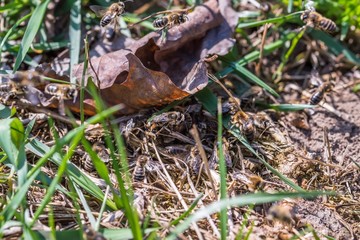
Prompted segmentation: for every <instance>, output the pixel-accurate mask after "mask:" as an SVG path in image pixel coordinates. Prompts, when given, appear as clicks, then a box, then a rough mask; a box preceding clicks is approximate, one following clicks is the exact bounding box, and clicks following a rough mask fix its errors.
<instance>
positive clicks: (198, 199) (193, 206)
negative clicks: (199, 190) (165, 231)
mask: <svg viewBox="0 0 360 240" xmlns="http://www.w3.org/2000/svg"><path fill="white" fill-rule="evenodd" d="M203 196H204V195H203V194H199V196H198V197H197V198H196V199H195V200H194V202H193V203H192V204H191V206H190V207H189V209H188V210H186V211H185V212H184V213H183V214H181V215H180V216H179V217H178V218H177V219H175V220H173V221H172V222H171V223H170V224H169V225H170V226H174V225H177V224H179V223H180V221H181V220H183V219H185V218H186V217H187V216H189V215H190V213H191V211H192V210H193V209H194V208H195V207H196V205H197V204H198V202H199V201H200V199H201V198H202V197H203Z"/></svg>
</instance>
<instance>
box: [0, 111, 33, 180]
mask: <svg viewBox="0 0 360 240" xmlns="http://www.w3.org/2000/svg"><path fill="white" fill-rule="evenodd" d="M0 133H1V136H0V147H1V148H2V149H3V150H4V151H5V152H6V155H7V156H8V158H9V161H10V162H11V164H12V165H13V166H14V167H15V170H16V172H17V175H18V185H19V186H21V185H22V184H23V183H24V182H25V181H26V174H27V161H26V155H25V147H24V144H25V129H24V126H23V124H22V123H21V121H20V120H19V119H18V118H9V119H2V120H0Z"/></svg>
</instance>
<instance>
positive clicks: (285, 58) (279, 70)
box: [273, 28, 306, 83]
mask: <svg viewBox="0 0 360 240" xmlns="http://www.w3.org/2000/svg"><path fill="white" fill-rule="evenodd" d="M305 30H306V28H304V29H303V30H302V31H300V33H299V34H298V35H297V36H296V37H295V38H294V39H293V40H292V42H291V45H290V47H289V49H288V50H287V51H286V53H285V55H284V56H283V57H282V58H281V64H280V65H279V67H278V68H277V70H276V72H275V73H274V74H273V79H276V80H275V83H276V82H278V81H280V80H281V76H282V71H283V68H284V67H285V64H286V63H287V62H288V60H289V58H290V56H291V54H292V53H293V51H294V50H295V48H296V46H297V44H298V42H299V40H300V39H301V38H302V36H303V35H304V33H305Z"/></svg>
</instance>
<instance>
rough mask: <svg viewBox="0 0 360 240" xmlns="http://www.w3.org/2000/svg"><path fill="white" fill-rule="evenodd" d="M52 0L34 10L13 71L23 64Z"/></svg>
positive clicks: (47, 0)
mask: <svg viewBox="0 0 360 240" xmlns="http://www.w3.org/2000/svg"><path fill="white" fill-rule="evenodd" d="M49 2H50V0H46V1H44V2H42V3H40V4H39V5H37V7H36V8H35V10H34V12H33V13H32V16H31V18H30V20H29V22H28V24H27V28H26V31H25V34H24V36H23V39H22V41H21V45H20V50H19V52H18V55H17V57H16V60H15V65H14V69H13V72H16V71H17V70H18V68H19V66H20V64H21V62H22V61H23V60H24V58H25V55H26V53H27V52H28V50H29V48H30V46H31V43H32V41H33V40H34V38H35V35H36V33H37V32H38V30H39V28H40V25H41V23H42V20H43V17H44V14H45V11H46V8H47V5H48V4H49Z"/></svg>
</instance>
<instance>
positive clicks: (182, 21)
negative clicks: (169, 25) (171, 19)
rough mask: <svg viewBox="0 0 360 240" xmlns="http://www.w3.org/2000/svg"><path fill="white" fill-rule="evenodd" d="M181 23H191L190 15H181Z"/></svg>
mask: <svg viewBox="0 0 360 240" xmlns="http://www.w3.org/2000/svg"><path fill="white" fill-rule="evenodd" d="M179 21H180V22H181V23H184V22H186V21H189V17H188V15H187V14H186V13H181V14H180V15H179Z"/></svg>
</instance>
